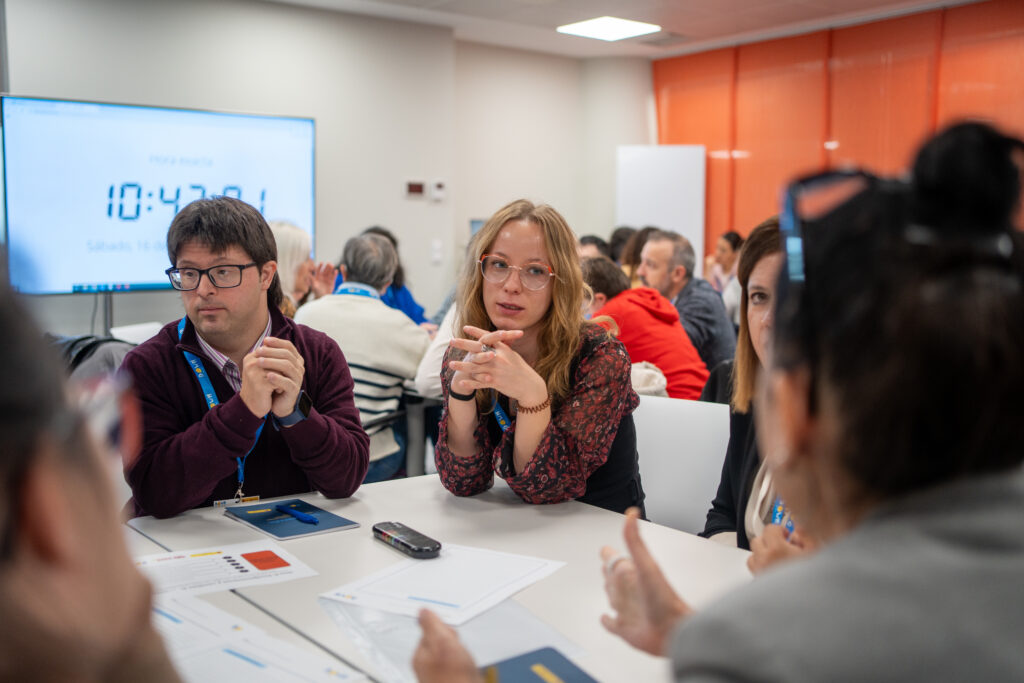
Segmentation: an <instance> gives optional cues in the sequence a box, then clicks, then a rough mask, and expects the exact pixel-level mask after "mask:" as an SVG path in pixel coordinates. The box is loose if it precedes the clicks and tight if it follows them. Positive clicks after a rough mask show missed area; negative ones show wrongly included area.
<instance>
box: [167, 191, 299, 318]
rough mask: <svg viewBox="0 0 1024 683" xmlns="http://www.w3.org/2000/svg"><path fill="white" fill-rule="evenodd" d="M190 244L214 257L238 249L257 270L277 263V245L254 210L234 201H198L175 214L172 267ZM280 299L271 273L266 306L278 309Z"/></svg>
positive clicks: (169, 241) (170, 250)
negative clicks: (222, 252)
mask: <svg viewBox="0 0 1024 683" xmlns="http://www.w3.org/2000/svg"><path fill="white" fill-rule="evenodd" d="M189 242H195V243H196V244H199V245H202V246H203V247H205V248H207V249H209V250H210V251H212V252H215V253H216V252H221V251H224V250H226V249H229V248H231V247H236V246H237V247H241V248H242V250H243V251H244V252H245V253H247V254H248V255H249V258H251V259H252V260H253V261H255V262H256V266H257V267H258V268H262V267H263V264H265V263H267V262H269V261H277V243H276V242H275V241H274V233H272V232H271V231H270V226H269V225H267V221H266V220H265V219H264V218H263V216H262V215H261V214H260V212H259V211H257V210H256V208H255V207H253V206H252V205H250V204H246V203H245V202H243V201H241V200H239V199H235V198H234V197H213V198H212V199H197V200H196V201H194V202H192V203H191V204H189V205H188V206H186V207H185V208H184V209H182V210H181V211H179V212H178V215H177V216H175V217H174V220H173V221H171V227H170V228H168V230H167V256H168V258H170V259H171V265H172V266H176V265H178V250H179V249H181V247H182V246H184V245H185V244H188V243H189ZM283 297H284V294H283V292H282V291H281V280H280V278H279V277H278V276H277V273H274V280H273V281H272V282H271V283H270V289H269V290H268V291H267V303H268V304H269V305H270V306H271V307H273V308H279V307H280V305H281V301H282V299H283Z"/></svg>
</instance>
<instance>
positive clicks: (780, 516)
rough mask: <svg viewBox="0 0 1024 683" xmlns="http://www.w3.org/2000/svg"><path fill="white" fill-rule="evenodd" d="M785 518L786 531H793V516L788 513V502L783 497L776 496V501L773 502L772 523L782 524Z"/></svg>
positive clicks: (789, 532)
mask: <svg viewBox="0 0 1024 683" xmlns="http://www.w3.org/2000/svg"><path fill="white" fill-rule="evenodd" d="M783 520H785V523H786V533H787V534H791V533H793V518H792V517H790V516H788V515H787V514H786V504H785V503H783V502H782V498H779V497H777V496H776V498H775V502H774V503H772V524H782V523H783Z"/></svg>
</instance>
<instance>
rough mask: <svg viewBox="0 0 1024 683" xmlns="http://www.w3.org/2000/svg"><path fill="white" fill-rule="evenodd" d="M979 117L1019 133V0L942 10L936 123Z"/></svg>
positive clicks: (1023, 29) (1022, 120)
mask: <svg viewBox="0 0 1024 683" xmlns="http://www.w3.org/2000/svg"><path fill="white" fill-rule="evenodd" d="M962 118H980V119H984V120H986V121H989V122H991V123H994V124H995V125H997V126H1000V127H1002V128H1004V129H1005V130H1006V131H1007V132H1012V133H1014V134H1016V135H1018V136H1020V135H1024V2H1021V1H1020V0H997V1H994V2H984V3H979V4H975V5H965V6H963V7H953V8H950V9H948V10H946V24H945V30H944V32H943V42H942V64H941V67H940V69H939V101H938V123H939V126H942V125H944V124H946V123H949V122H950V121H954V120H957V119H962Z"/></svg>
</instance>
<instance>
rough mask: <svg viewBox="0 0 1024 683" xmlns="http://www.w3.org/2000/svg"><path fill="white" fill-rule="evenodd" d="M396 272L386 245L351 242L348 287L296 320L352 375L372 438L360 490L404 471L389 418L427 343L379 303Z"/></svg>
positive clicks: (399, 433) (345, 262)
mask: <svg viewBox="0 0 1024 683" xmlns="http://www.w3.org/2000/svg"><path fill="white" fill-rule="evenodd" d="M397 265H398V255H397V254H396V253H395V249H394V247H392V246H391V243H390V242H389V241H388V240H386V239H385V238H383V237H381V236H379V235H373V234H369V235H359V236H357V237H353V238H352V239H350V240H349V241H348V242H346V243H345V249H344V251H343V252H342V256H341V264H340V269H341V273H342V275H343V276H344V279H345V281H344V282H343V283H342V284H340V285H338V287H337V288H336V289H335V290H334V293H333V294H330V295H328V296H325V297H323V298H320V299H317V300H316V301H312V302H310V303H308V304H306V305H304V306H302V308H300V309H299V310H298V311H297V312H296V313H295V322H297V323H301V324H303V325H308V326H309V327H312V328H313V329H316V330H320V331H321V332H323V333H325V334H327V335H328V336H330V337H331V338H332V339H334V340H335V341H336V342H338V346H339V347H341V351H342V353H343V354H344V355H345V360H346V361H347V362H348V367H349V369H350V370H351V371H352V379H353V380H355V399H356V407H357V408H359V417H360V419H361V420H362V422H363V428H364V429H366V432H367V434H369V435H370V468H369V470H367V474H366V478H365V479H364V480H363V481H364V483H370V482H374V481H383V480H385V479H390V478H392V477H394V476H395V475H396V474H398V473H399V472H400V471H401V470H402V468H403V466H404V464H405V447H404V446H405V444H404V442H405V437H404V422H401V421H398V422H396V421H390V420H388V418H389V417H390V416H392V415H394V413H395V412H396V411H397V410H399V408H400V407H401V400H402V391H403V387H404V384H405V382H406V380H411V379H412V378H413V377H415V375H416V369H417V367H418V366H419V362H420V359H421V358H422V357H423V354H424V352H425V351H426V349H427V346H428V344H429V343H430V337H429V335H428V334H427V332H426V331H425V330H424V329H423V328H421V327H419V326H418V325H416V324H415V323H414V322H412V320H410V319H409V318H408V317H407V316H406V315H405V314H404V313H402V312H401V311H399V310H396V309H393V308H390V307H388V306H387V305H386V304H385V303H384V302H383V301H381V298H380V297H381V294H382V293H383V292H384V291H385V290H386V289H387V288H388V285H390V284H391V278H392V277H393V276H394V273H395V268H396V267H397Z"/></svg>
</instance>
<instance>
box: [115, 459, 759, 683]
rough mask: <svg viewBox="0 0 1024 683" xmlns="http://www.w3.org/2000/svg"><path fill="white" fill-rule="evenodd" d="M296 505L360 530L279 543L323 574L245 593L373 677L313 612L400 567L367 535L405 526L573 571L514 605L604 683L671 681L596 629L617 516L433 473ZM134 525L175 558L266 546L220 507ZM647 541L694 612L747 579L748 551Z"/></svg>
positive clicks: (670, 538) (656, 532)
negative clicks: (466, 488) (207, 549)
mask: <svg viewBox="0 0 1024 683" xmlns="http://www.w3.org/2000/svg"><path fill="white" fill-rule="evenodd" d="M300 497H303V498H307V499H308V500H310V502H312V503H314V504H316V505H318V506H320V507H322V508H324V509H327V510H330V511H332V512H335V513H337V514H339V515H342V516H344V517H348V518H349V519H353V520H356V521H358V522H360V523H361V524H362V528H360V529H356V530H352V531H342V532H337V533H330V534H323V535H317V536H310V537H307V538H299V539H294V540H291V541H279V542H281V543H283V544H284V546H285V547H286V548H287V549H288V550H289V551H290V552H292V553H294V554H295V555H296V556H297V557H299V558H300V559H301V560H302V561H303V562H305V563H307V564H308V565H309V566H310V567H312V568H313V569H314V570H316V571H317V572H319V575H318V576H314V577H310V578H305V579H297V580H294V581H290V582H287V583H280V584H274V585H267V586H260V587H255V588H246V589H241V590H239V591H237V592H238V593H239V594H240V595H242V596H244V597H245V598H246V599H248V600H250V601H251V602H252V603H253V604H255V605H258V606H259V607H260V608H261V609H263V610H265V611H266V612H267V613H269V614H272V615H273V616H274V617H276V618H277V619H279V620H281V621H282V622H284V623H287V624H288V625H289V626H290V627H291V628H292V629H294V630H295V631H296V632H298V633H300V634H301V635H302V636H304V637H305V638H308V639H309V640H310V641H311V642H312V643H316V644H319V645H320V646H321V647H323V648H325V649H327V650H329V651H332V652H335V653H337V654H338V655H340V656H341V657H343V658H345V659H347V660H349V661H351V662H353V663H355V664H357V665H358V666H360V667H362V668H364V669H365V670H368V671H370V672H371V673H372V672H373V669H372V667H371V666H370V664H369V663H368V662H367V661H366V660H365V659H364V658H363V656H362V655H361V653H360V652H359V651H358V650H357V649H356V647H355V646H354V645H353V644H352V643H350V642H348V640H347V639H346V638H345V637H344V635H343V633H342V632H341V630H340V629H339V628H338V627H337V626H336V625H335V624H334V622H333V621H332V620H331V619H330V617H328V615H327V614H326V613H325V612H324V611H323V610H322V609H321V608H320V606H319V605H318V604H317V596H318V595H319V594H320V593H324V592H327V591H329V590H331V589H333V588H336V587H338V586H340V585H342V584H344V583H347V582H350V581H353V580H355V579H358V578H361V577H363V576H365V575H367V574H370V573H372V572H375V571H377V570H379V569H382V568H384V567H386V566H388V565H390V564H392V563H394V562H397V561H400V560H401V559H403V557H404V556H402V555H400V554H398V553H397V552H396V551H395V550H393V549H391V548H389V547H387V546H385V545H384V544H382V543H380V542H377V541H374V540H373V537H372V533H371V531H370V527H371V526H372V525H373V524H374V523H376V522H381V521H398V522H403V523H405V524H408V525H409V526H411V527H413V528H414V529H416V530H418V531H421V532H423V533H425V534H427V535H428V536H432V537H434V538H436V539H437V540H439V541H441V542H442V543H455V544H461V545H471V546H479V547H484V548H491V549H495V550H501V551H506V552H513V553H522V554H525V555H534V556H538V557H544V558H548V559H553V560H561V561H564V562H566V563H567V564H566V566H565V567H563V568H561V569H559V570H558V571H556V572H555V573H554V574H552V575H551V576H549V577H547V578H545V579H543V580H542V581H540V582H538V583H536V584H534V585H533V586H530V587H529V588H527V589H525V590H523V591H522V592H520V593H519V594H517V595H516V596H515V597H514V598H513V599H514V600H516V601H518V602H519V603H520V604H521V605H523V606H524V607H526V608H527V609H529V610H530V611H531V612H532V613H533V614H534V615H535V616H537V617H538V618H540V619H542V620H543V621H545V622H547V623H548V624H550V625H552V626H553V627H554V628H556V629H557V630H558V631H560V632H561V633H562V634H563V635H564V636H566V637H567V638H569V640H571V641H573V642H574V643H576V644H577V645H579V646H580V647H582V648H583V649H584V650H585V651H586V654H585V655H584V656H583V657H582V658H580V659H578V660H577V664H579V665H580V666H581V667H583V668H584V669H585V670H587V671H588V672H589V673H590V674H591V675H592V676H594V677H595V678H597V679H598V680H601V681H624V682H625V681H641V680H643V681H659V680H662V681H667V680H668V678H669V675H668V671H669V670H668V663H667V661H666V660H664V659H661V658H657V657H651V656H649V655H646V654H644V653H642V652H639V651H637V650H634V649H632V648H631V647H629V646H628V645H626V644H625V643H624V642H622V641H621V640H619V639H618V638H617V637H615V636H612V635H611V634H609V633H607V632H606V631H605V630H604V628H603V627H602V626H601V624H600V622H599V617H600V615H601V614H602V613H603V612H605V611H606V609H607V600H606V598H605V595H604V589H603V577H602V575H601V566H600V560H599V555H598V553H599V550H600V548H601V546H602V545H606V544H610V545H614V546H617V547H619V548H620V549H621V548H623V547H624V544H623V543H622V535H621V529H622V516H621V515H617V514H615V513H612V512H608V511H606V510H601V509H599V508H595V507H592V506H589V505H585V504H583V503H577V502H569V503H563V504H560V505H526V504H524V503H523V502H522V501H520V500H519V499H518V498H517V497H516V496H515V495H514V494H513V493H512V492H511V491H510V490H509V489H508V488H507V487H505V486H504V484H503V483H502V482H500V481H499V482H497V484H496V486H495V488H494V489H492V490H490V491H488V492H486V493H484V494H481V495H479V496H474V497H472V498H456V497H455V496H453V495H451V494H450V493H449V492H448V491H446V490H445V489H444V488H443V487H442V486H441V484H440V482H439V481H438V479H437V477H436V476H431V475H428V476H422V477H413V478H409V479H402V480H396V481H389V482H381V483H378V484H369V485H366V486H363V487H361V488H360V489H359V490H358V491H357V492H356V493H355V495H353V496H352V497H351V498H348V499H345V500H327V499H325V498H323V497H322V496H319V495H318V494H309V495H307V496H300ZM131 525H132V526H133V527H134V528H135V529H137V530H138V531H140V532H141V533H143V534H145V535H146V536H148V537H149V538H151V539H153V540H154V541H156V542H157V543H159V544H161V545H163V546H166V547H167V548H169V549H172V550H181V549H186V548H197V547H203V546H211V545H220V544H228V543H242V542H245V541H252V540H265V539H266V536H264V535H263V534H260V533H259V532H257V531H254V530H252V529H249V528H248V527H246V526H244V525H242V524H239V523H238V522H235V521H233V520H230V519H227V518H225V517H224V516H223V511H222V510H219V509H213V508H202V509H197V510H192V511H190V512H188V513H185V514H183V515H180V516H178V517H175V518H172V519H168V520H157V519H153V518H151V517H143V518H138V519H135V520H132V522H131ZM642 534H643V536H644V538H645V539H646V541H647V542H648V544H649V545H650V547H651V550H652V552H653V553H654V555H655V557H656V558H657V559H658V560H659V562H661V564H662V566H663V568H664V569H665V572H666V575H667V576H668V578H669V581H670V582H671V583H672V584H673V585H674V586H675V588H676V589H677V590H678V591H679V592H680V594H681V595H682V596H683V597H684V598H685V599H687V600H688V601H689V602H691V604H694V605H695V606H698V607H700V606H702V605H705V604H707V603H708V602H709V601H710V600H712V599H713V598H714V597H717V596H718V595H720V594H722V593H723V592H725V591H728V590H729V589H731V588H733V587H735V586H737V585H739V584H742V583H744V582H746V581H748V580H749V578H750V574H749V572H748V571H747V569H746V564H745V558H746V555H747V553H746V552H745V551H741V550H737V549H735V548H726V547H723V546H721V545H719V544H716V543H713V542H711V541H707V540H705V539H701V538H698V537H696V536H692V535H690V534H686V533H683V532H680V531H676V530H674V529H669V528H667V527H661V526H658V525H655V524H647V523H645V524H643V527H642ZM232 597H234V596H232ZM211 602H212V600H211ZM215 604H217V605H218V606H220V607H221V608H222V609H228V610H231V608H230V607H226V606H225V604H229V603H222V602H219V601H218V602H216V603H215ZM250 607H251V606H250ZM240 616H241V615H240Z"/></svg>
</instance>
